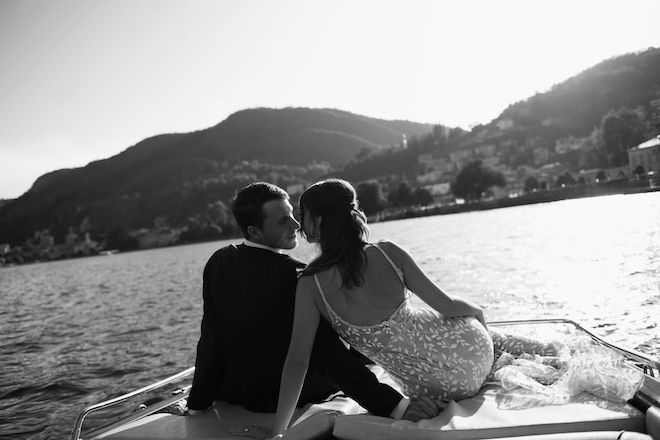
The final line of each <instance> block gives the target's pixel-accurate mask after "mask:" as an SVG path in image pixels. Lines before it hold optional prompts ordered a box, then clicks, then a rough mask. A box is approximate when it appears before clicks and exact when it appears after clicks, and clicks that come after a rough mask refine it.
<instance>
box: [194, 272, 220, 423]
mask: <svg viewBox="0 0 660 440" xmlns="http://www.w3.org/2000/svg"><path fill="white" fill-rule="evenodd" d="M214 266H215V265H213V264H211V261H209V263H207V265H206V268H205V269H204V280H203V298H204V315H203V317H202V324H201V336H200V338H199V342H198V343H197V358H196V359H195V375H194V377H193V383H192V388H191V389H190V396H189V397H188V409H189V413H190V414H195V413H198V412H203V411H204V410H206V409H208V408H209V407H211V406H212V405H213V400H214V398H215V393H216V391H217V389H218V388H219V385H220V383H221V381H222V377H223V376H224V372H225V361H224V357H223V354H222V347H221V341H220V338H219V337H218V323H217V322H216V315H215V310H214V302H213V296H212V292H211V288H210V285H211V283H210V282H209V281H210V280H209V277H210V276H211V274H210V272H211V271H212V270H213V269H212V268H213V267H214Z"/></svg>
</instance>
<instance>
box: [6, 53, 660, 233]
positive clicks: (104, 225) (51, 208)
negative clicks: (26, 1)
mask: <svg viewBox="0 0 660 440" xmlns="http://www.w3.org/2000/svg"><path fill="white" fill-rule="evenodd" d="M658 72H660V49H654V48H651V49H648V50H645V51H641V52H638V53H631V54H625V55H622V56H618V57H614V58H611V59H609V60H605V61H603V62H601V63H599V64H597V65H595V66H593V67H591V68H589V69H586V70H585V71H584V72H581V73H579V74H577V75H575V76H574V77H572V78H569V79H567V80H566V81H564V82H562V83H559V84H556V85H555V86H553V87H552V88H551V89H550V90H548V91H546V92H544V93H538V94H536V95H534V96H531V97H530V98H528V99H526V100H523V101H520V102H517V103H515V104H513V105H511V106H509V107H508V108H506V109H504V110H503V111H502V113H501V114H500V115H499V116H498V117H497V118H496V119H494V120H493V121H491V122H489V123H488V124H485V125H480V126H477V127H474V128H473V129H472V130H471V131H469V132H467V131H464V130H462V129H459V128H450V127H442V126H430V125H427V124H418V123H414V122H408V121H385V120H380V119H374V118H369V117H365V116H360V115H355V114H352V113H348V112H345V111H339V110H330V109H308V108H286V109H280V110H274V109H265V108H262V109H251V110H244V111H240V112H237V113H235V114H232V115H231V116H229V117H228V118H227V119H226V120H224V121H222V122H221V123H219V124H218V125H216V126H214V127H211V128H208V129H206V130H200V131H196V132H193V133H179V134H163V135H159V136H155V137H152V138H149V139H145V140H143V141H142V142H140V143H138V144H136V145H134V146H132V147H130V148H128V149H127V150H125V151H124V152H122V153H120V154H118V155H116V156H114V157H111V158H108V159H105V160H99V161H96V162H92V163H90V164H88V165H87V166H85V167H82V168H76V169H66V170H57V171H54V172H52V173H48V174H46V175H44V176H41V177H40V178H39V179H37V181H36V182H35V183H34V185H33V187H32V188H31V189H30V190H29V191H28V192H27V193H25V194H24V195H22V196H21V197H19V198H18V199H16V200H14V201H10V202H6V203H4V204H3V205H1V206H0V243H9V244H11V245H12V246H16V245H20V244H22V243H23V241H24V240H25V239H26V238H29V237H32V236H33V235H34V231H38V230H42V229H49V230H50V231H51V233H52V234H53V235H54V237H55V241H56V242H57V243H60V242H62V241H63V237H64V235H65V234H66V232H67V230H68V229H69V228H70V227H79V228H80V230H88V231H90V232H91V233H92V235H93V236H94V237H98V236H101V235H104V234H108V233H109V232H110V231H113V230H116V229H117V228H123V229H124V230H126V231H130V230H135V229H139V228H152V227H153V226H154V224H155V222H157V223H158V224H160V225H166V224H167V225H170V226H172V227H179V226H185V225H188V226H190V225H196V224H197V225H200V224H201V225H208V224H229V221H228V220H227V216H228V215H229V214H228V211H227V204H228V201H229V200H230V198H231V197H232V195H233V193H234V192H235V190H237V189H238V188H240V187H242V186H243V185H245V184H247V183H249V182H251V181H254V180H267V181H271V182H274V183H277V184H279V185H280V186H283V187H287V186H288V185H294V184H298V183H310V182H313V181H314V180H316V179H318V178H320V177H323V176H327V175H330V174H332V175H334V176H338V177H344V178H346V179H348V180H351V181H354V182H359V181H363V180H366V179H372V178H378V179H380V180H381V181H382V182H387V184H388V185H390V186H391V185H394V184H397V182H396V180H397V179H399V180H401V179H403V180H405V179H410V180H411V181H413V180H414V179H415V177H416V176H417V174H418V173H426V172H428V170H427V169H425V168H426V167H425V166H424V165H420V164H419V161H418V157H419V156H420V155H421V154H429V153H431V155H432V156H434V157H436V156H439V157H441V158H449V155H450V154H451V153H453V152H458V151H460V150H470V149H471V150H474V149H476V148H479V147H488V148H491V149H493V150H494V151H496V155H497V159H498V160H499V164H498V166H500V167H502V168H504V169H506V170H507V171H513V172H514V173H513V174H515V170H516V169H518V167H519V166H521V165H530V166H532V167H541V166H543V165H544V164H551V163H557V162H561V163H562V164H564V165H566V167H568V168H569V169H572V170H579V169H580V168H581V167H585V169H588V168H589V167H595V166H598V167H600V166H601V165H600V164H598V165H594V164H595V163H597V161H596V162H594V161H595V160H596V159H598V160H602V157H600V159H599V158H598V157H597V156H598V155H597V154H592V155H591V156H590V155H589V154H586V153H589V151H587V150H588V149H589V148H591V149H592V151H591V152H593V145H594V142H591V141H592V139H590V137H593V136H592V134H593V133H596V132H597V131H598V129H599V127H600V126H601V125H602V121H603V119H604V117H605V116H606V115H608V114H610V113H611V112H617V111H619V110H620V109H622V108H624V107H625V108H628V109H631V110H635V111H636V112H638V113H639V114H640V115H641V116H640V117H641V118H643V119H644V121H645V124H647V126H648V127H649V129H648V131H649V138H650V136H651V135H654V134H652V133H651V132H652V131H653V130H655V134H657V127H658V126H656V127H655V128H653V127H652V126H651V121H653V120H655V121H656V122H655V123H656V124H657V123H658V121H659V120H660V118H658V116H660V115H658V112H660V75H658ZM403 134H406V136H407V139H408V143H407V148H399V147H398V146H399V145H401V143H402V137H403ZM644 135H646V133H644ZM559 144H565V145H569V146H570V148H569V150H570V151H569V152H568V153H566V154H559V153H558V152H557V149H556V146H557V145H559ZM392 146H396V147H397V148H390V147H392ZM575 147H577V148H575ZM592 156H593V157H592ZM594 157H595V158H596V159H594ZM539 158H541V159H539ZM384 176H388V177H387V178H385V177H384ZM442 177H443V178H444V179H449V180H451V179H452V178H453V175H452V174H451V173H448V174H445V175H443V176H442ZM387 179H389V180H387ZM449 180H447V181H449ZM229 216H230V215H229Z"/></svg>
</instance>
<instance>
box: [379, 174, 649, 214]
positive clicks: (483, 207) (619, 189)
mask: <svg viewBox="0 0 660 440" xmlns="http://www.w3.org/2000/svg"><path fill="white" fill-rule="evenodd" d="M655 191H660V184H659V183H657V182H651V181H635V182H629V181H628V180H625V181H623V180H610V181H607V182H603V183H600V184H591V185H576V186H570V187H566V188H553V189H549V190H544V191H538V192H533V193H529V194H525V195H522V196H519V197H513V198H500V199H491V200H485V201H479V202H471V203H462V204H452V205H439V206H432V207H421V208H420V207H415V208H411V207H409V208H407V209H404V210H402V211H399V212H395V213H391V214H384V215H382V216H381V217H380V218H379V219H378V220H377V221H376V222H377V223H381V222H387V221H392V220H403V219H407V218H416V217H427V216H433V215H448V214H460V213H463V212H473V211H487V210H491V209H498V208H509V207H513V206H523V205H533V204H536V203H548V202H557V201H560V200H569V199H581V198H588V197H600V196H610V195H615V194H622V195H624V194H640V193H647V192H655Z"/></svg>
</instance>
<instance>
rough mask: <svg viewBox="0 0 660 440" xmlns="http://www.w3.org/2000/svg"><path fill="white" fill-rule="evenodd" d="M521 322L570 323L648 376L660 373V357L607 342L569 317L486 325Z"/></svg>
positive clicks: (505, 323)
mask: <svg viewBox="0 0 660 440" xmlns="http://www.w3.org/2000/svg"><path fill="white" fill-rule="evenodd" d="M521 324H568V325H572V326H573V327H575V328H576V329H578V330H580V331H582V332H584V333H585V334H587V335H588V336H589V337H590V338H592V339H593V340H594V341H596V342H598V343H599V344H602V345H604V346H605V347H607V348H609V349H611V350H614V351H615V352H617V353H619V354H621V355H622V356H624V357H626V358H627V359H629V360H630V361H632V362H635V363H639V364H641V365H642V366H641V368H642V369H643V371H644V373H646V374H648V375H649V376H653V377H655V372H656V371H657V372H659V373H660V359H658V358H656V357H654V356H651V355H648V354H646V353H642V352H639V351H636V350H631V349H628V348H624V347H621V346H619V345H616V344H613V343H611V342H608V341H606V340H604V339H603V338H601V337H600V336H598V335H597V334H596V333H595V332H594V331H593V330H591V329H589V328H588V327H585V326H583V325H581V324H578V323H577V322H575V321H573V320H570V319H564V318H546V319H525V320H511V321H493V322H489V323H488V325H494V326H505V325H521Z"/></svg>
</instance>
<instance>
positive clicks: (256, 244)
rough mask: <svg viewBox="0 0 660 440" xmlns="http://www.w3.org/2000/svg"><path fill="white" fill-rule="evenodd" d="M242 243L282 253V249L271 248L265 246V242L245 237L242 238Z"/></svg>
mask: <svg viewBox="0 0 660 440" xmlns="http://www.w3.org/2000/svg"><path fill="white" fill-rule="evenodd" d="M243 244H244V245H245V246H249V247H255V248H259V249H266V250H269V251H271V252H275V253H276V254H282V253H284V251H283V250H282V249H276V248H272V247H270V246H266V245H265V244H261V243H255V242H254V241H250V240H247V239H245V240H243Z"/></svg>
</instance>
